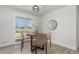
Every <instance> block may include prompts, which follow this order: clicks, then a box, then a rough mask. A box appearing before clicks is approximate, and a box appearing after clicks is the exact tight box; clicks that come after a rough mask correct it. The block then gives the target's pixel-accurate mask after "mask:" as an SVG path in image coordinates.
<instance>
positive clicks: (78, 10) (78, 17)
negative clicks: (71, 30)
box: [76, 6, 79, 48]
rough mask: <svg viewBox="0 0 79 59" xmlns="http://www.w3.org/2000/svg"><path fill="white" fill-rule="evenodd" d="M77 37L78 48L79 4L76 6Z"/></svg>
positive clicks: (78, 46)
mask: <svg viewBox="0 0 79 59" xmlns="http://www.w3.org/2000/svg"><path fill="white" fill-rule="evenodd" d="M76 9H77V10H76V13H77V14H76V17H77V18H76V39H77V48H79V6H77V7H76Z"/></svg>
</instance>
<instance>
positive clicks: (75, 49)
mask: <svg viewBox="0 0 79 59" xmlns="http://www.w3.org/2000/svg"><path fill="white" fill-rule="evenodd" d="M52 44H56V45H59V46H61V47H65V48H67V49H71V50H74V51H77V48H70V47H66V46H64V45H62V44H59V43H56V42H52Z"/></svg>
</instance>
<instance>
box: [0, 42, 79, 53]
mask: <svg viewBox="0 0 79 59" xmlns="http://www.w3.org/2000/svg"><path fill="white" fill-rule="evenodd" d="M24 45H25V46H24V48H23V51H22V52H21V51H20V44H16V45H12V46H7V47H2V48H0V54H34V52H31V51H30V42H25V44H24ZM78 53H79V51H74V50H71V49H68V48H65V47H62V46H59V45H56V44H52V48H50V47H49V45H48V54H78ZM38 54H45V51H43V50H38Z"/></svg>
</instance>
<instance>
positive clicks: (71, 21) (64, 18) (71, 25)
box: [40, 6, 76, 50]
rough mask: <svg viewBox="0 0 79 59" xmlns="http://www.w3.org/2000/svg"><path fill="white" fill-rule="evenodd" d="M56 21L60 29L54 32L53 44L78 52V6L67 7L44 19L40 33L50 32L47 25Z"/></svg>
mask: <svg viewBox="0 0 79 59" xmlns="http://www.w3.org/2000/svg"><path fill="white" fill-rule="evenodd" d="M50 19H54V20H56V21H57V23H58V27H57V29H56V30H55V31H51V32H52V37H51V38H52V43H56V44H58V45H61V46H64V47H67V48H71V49H75V50H76V6H67V7H64V8H62V9H59V10H56V11H54V12H51V13H49V14H47V15H45V16H43V17H42V19H41V20H42V21H41V30H40V32H44V33H46V32H48V31H49V29H48V27H47V23H48V21H49V20H50Z"/></svg>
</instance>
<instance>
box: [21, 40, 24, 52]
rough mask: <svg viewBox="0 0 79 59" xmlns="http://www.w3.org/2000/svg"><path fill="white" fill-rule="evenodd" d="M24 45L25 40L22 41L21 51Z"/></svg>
mask: <svg viewBox="0 0 79 59" xmlns="http://www.w3.org/2000/svg"><path fill="white" fill-rule="evenodd" d="M23 47H24V41H23V40H22V41H21V52H22V48H23Z"/></svg>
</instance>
